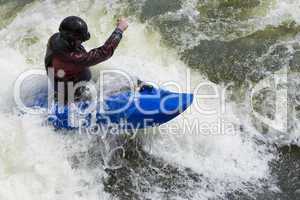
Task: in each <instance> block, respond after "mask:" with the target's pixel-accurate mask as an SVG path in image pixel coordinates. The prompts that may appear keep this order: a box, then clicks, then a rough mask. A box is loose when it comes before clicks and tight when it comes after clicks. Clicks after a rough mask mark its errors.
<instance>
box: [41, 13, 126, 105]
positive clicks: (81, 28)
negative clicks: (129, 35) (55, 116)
mask: <svg viewBox="0 0 300 200" xmlns="http://www.w3.org/2000/svg"><path fill="white" fill-rule="evenodd" d="M127 28H128V22H127V20H126V19H125V18H121V19H119V20H118V22H117V27H116V29H115V30H114V31H113V33H112V34H111V36H110V37H109V38H108V40H107V41H106V42H105V43H104V45H102V46H100V47H98V48H95V49H92V50H90V51H86V50H85V48H84V47H83V46H82V43H83V42H86V41H88V40H89V39H90V33H89V31H88V26H87V24H86V22H85V21H84V20H83V19H81V18H80V17H77V16H69V17H67V18H65V19H64V20H63V21H62V22H61V24H60V26H59V32H58V33H55V34H54V35H52V36H51V37H50V39H49V41H48V45H47V52H46V56H45V67H46V70H47V72H49V70H50V69H52V71H53V73H54V83H53V86H54V91H55V94H54V96H55V97H56V98H55V99H57V93H58V82H62V83H63V84H64V97H65V98H64V99H65V103H66V101H68V92H67V91H68V89H67V83H68V82H69V83H70V82H71V83H73V84H76V83H78V82H81V81H90V80H91V72H90V69H89V67H91V66H94V65H97V64H99V63H101V62H103V61H105V60H107V59H109V58H110V57H112V55H113V53H114V51H115V49H116V48H117V47H118V44H119V43H120V41H121V39H122V34H123V32H124V31H125V30H126V29H127ZM48 75H49V73H48ZM76 92H77V94H76V93H75V96H76V95H77V96H80V94H78V91H76ZM79 93H80V91H79Z"/></svg>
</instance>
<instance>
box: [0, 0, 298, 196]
mask: <svg viewBox="0 0 300 200" xmlns="http://www.w3.org/2000/svg"><path fill="white" fill-rule="evenodd" d="M30 2H31V1H29V0H28V1H1V0H0V5H1V7H0V8H1V9H0V11H1V13H0V16H1V18H3V20H1V22H0V27H2V28H3V27H5V26H7V25H9V23H11V22H12V21H13V20H14V18H15V17H16V15H17V14H18V13H19V12H22V9H24V6H25V7H26V6H28V5H29V4H30ZM91 2H92V3H93V2H94V1H91ZM281 3H285V1H284V0H278V1H274V0H264V1H263V0H214V1H205V0H198V1H196V0H195V1H192V0H191V1H184V0H146V1H140V0H124V1H113V2H112V4H113V5H117V4H122V5H123V4H124V5H126V6H124V7H122V6H121V7H120V8H119V7H118V8H117V9H119V10H118V11H119V12H118V14H117V15H118V16H121V15H125V16H128V17H130V18H135V19H136V20H137V21H138V22H139V23H142V24H147V28H148V29H150V30H155V31H157V32H159V33H160V35H161V37H162V41H161V42H162V44H163V45H165V46H167V47H168V48H170V49H175V50H176V52H177V53H178V55H179V57H180V59H181V60H182V61H183V62H184V63H186V64H187V65H188V66H189V67H190V68H192V69H194V70H195V73H199V74H201V75H204V76H205V77H207V78H208V79H209V80H210V81H212V82H215V83H218V84H224V83H225V84H228V83H233V85H234V86H233V90H234V91H233V95H232V99H233V100H234V101H236V102H243V100H244V99H245V95H246V94H247V91H248V90H249V88H250V86H251V84H255V83H257V82H259V81H260V80H262V79H263V78H265V77H267V76H268V75H270V74H272V73H274V72H276V71H278V70H281V69H284V68H287V69H288V71H289V73H292V72H298V71H299V67H300V66H299V65H300V53H299V49H300V45H299V37H297V36H299V32H300V26H299V21H300V20H299V19H300V15H299V13H296V12H299V11H300V9H299V6H300V5H299V4H298V3H297V1H296V0H295V1H287V5H288V8H289V9H290V12H291V13H292V14H293V15H292V17H291V16H288V17H285V16H284V15H283V16H282V17H280V16H279V17H278V19H277V18H276V15H274V17H273V16H272V15H271V14H270V13H271V12H272V11H274V12H275V13H277V14H278V15H280V14H282V13H286V12H287V11H286V9H284V8H282V7H280V6H278V5H281ZM4 5H5V6H4ZM276 6H277V7H276ZM297 6H298V8H297V9H295V10H293V8H295V7H297ZM2 8H5V9H2ZM281 8H282V10H281ZM289 9H288V10H289ZM86 12H88V11H86ZM293 12H295V13H293ZM269 15H270V17H268V16H269ZM115 17H117V16H115ZM291 81H295V80H291ZM293 89H295V88H293ZM266 95H267V96H270V94H267V93H266ZM291 95H292V96H295V95H294V94H293V92H291ZM295 98H296V96H295ZM266 99H267V98H265V97H262V98H261V99H260V100H259V103H258V104H261V105H265V104H262V102H263V101H266ZM290 106H291V107H295V109H293V113H292V114H296V115H297V113H298V110H299V109H298V108H297V106H294V105H293V102H291V105H290ZM260 111H261V112H262V113H263V112H264V108H262V107H261V108H260ZM264 114H266V113H264ZM290 114H291V113H290ZM296 119H297V116H296ZM296 119H294V120H295V121H293V122H290V129H289V131H290V132H288V133H284V134H285V135H286V137H287V138H285V139H286V140H285V142H281V141H280V140H278V139H277V140H272V139H270V140H260V139H257V138H256V139H255V140H256V141H255V144H257V145H258V146H265V147H266V148H267V149H268V151H269V153H270V154H272V155H274V159H273V160H272V161H271V162H269V168H270V171H271V172H270V174H271V177H272V180H268V178H265V179H260V180H259V185H256V182H251V181H248V182H243V183H242V185H243V188H235V189H230V188H231V187H230V186H227V185H226V184H228V183H226V182H224V184H222V183H221V186H223V187H224V188H228V190H227V191H226V192H223V191H222V192H219V191H218V188H217V187H216V186H215V184H216V183H215V180H212V179H211V178H210V177H209V176H207V175H206V174H201V173H198V172H196V171H194V170H193V169H191V168H189V167H178V166H175V165H172V164H170V163H168V162H166V161H165V160H164V159H163V158H160V157H157V156H154V155H151V154H149V152H147V151H145V150H144V148H143V146H144V145H145V144H144V143H143V142H144V141H143V142H141V141H139V140H138V139H137V140H133V141H132V140H129V139H123V140H122V145H123V147H124V149H125V150H126V153H125V156H124V157H122V156H121V154H118V153H116V157H117V158H116V159H115V160H118V161H116V162H118V163H119V162H120V163H121V164H122V167H121V168H119V169H105V173H106V174H107V176H106V177H105V178H102V179H101V180H99V181H100V182H101V183H103V185H104V191H106V192H108V193H109V194H111V195H112V196H113V197H118V198H119V199H155V198H154V197H151V195H150V196H149V193H155V192H156V193H159V194H160V196H159V198H160V199H245V200H247V199H266V200H267V199H268V200H273V199H278V200H279V199H280V200H285V199H291V200H297V199H300V148H299V146H298V145H299V137H300V136H299V133H298V132H299V131H298V130H299V129H298V123H297V120H296ZM253 126H255V127H256V128H257V129H258V130H259V132H260V133H261V135H262V136H263V137H266V138H269V136H268V135H270V134H273V131H272V130H271V129H270V128H269V127H268V126H267V125H265V124H260V123H258V122H256V121H255V120H253ZM248 131H250V130H247V128H245V129H241V134H242V135H247V132H248ZM297 133H298V135H297ZM289 135H296V137H293V138H292V139H290V138H289ZM291 137H292V136H291ZM289 139H290V140H289ZM286 141H288V142H286ZM99 145H101V142H99V141H98V142H97V141H96V142H95V145H94V146H93V148H91V149H90V150H89V151H87V152H82V153H81V154H80V155H74V157H73V158H72V160H73V161H72V162H73V164H74V168H80V167H88V168H90V169H94V168H97V167H99V165H102V164H103V155H102V154H101V152H100V151H99V149H97V146H99ZM87 158H88V161H87V160H86V159H87ZM195 162H196V161H195ZM82 163H84V164H82ZM214 167H220V166H214ZM244 173H245V174H247V173H248V172H247V171H245V172H244ZM274 185H275V186H276V187H277V188H276V189H274ZM155 188H158V189H157V190H156V189H155ZM197 190H201V191H209V192H212V193H215V194H216V195H215V196H205V195H204V194H201V192H200V193H197V192H195V191H197Z"/></svg>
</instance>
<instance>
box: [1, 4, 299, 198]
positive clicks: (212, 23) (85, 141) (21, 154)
mask: <svg viewBox="0 0 300 200" xmlns="http://www.w3.org/2000/svg"><path fill="white" fill-rule="evenodd" d="M299 13H300V2H299V1H298V0H247V1H246V0H226V1H225V0H211V1H208V0H163V1H159V0H60V1H59V0H35V1H32V0H22V1H21V0H9V1H8V0H0V16H1V20H0V37H1V41H0V47H1V48H0V68H1V75H0V76H1V83H2V85H1V87H0V95H1V98H0V121H1V123H0V200H19V199H22V200H35V199H36V200H40V199H43V200H44V199H49V200H50V199H51V200H53V199H55V200H60V199H85V200H86V199H89V200H95V199H101V200H102V199H105V200H106V199H196V200H202V199H203V200H206V199H245V200H248V199H270V200H271V199H272V200H273V199H280V200H281V199H282V200H285V199H291V200H296V199H300V149H299V145H300V140H299V138H300V135H299V131H298V130H299V129H298V126H299V120H298V118H299V113H298V112H299V107H298V106H297V104H296V103H297V102H298V101H297V99H298V98H297V95H294V94H296V93H297V89H298V86H297V84H291V86H290V87H289V89H290V90H289V92H288V96H289V97H291V98H289V99H291V101H289V112H288V119H289V121H288V122H289V123H288V128H287V130H286V131H278V130H277V131H276V130H274V129H273V128H272V127H270V126H268V124H266V123H261V121H260V120H258V119H257V118H256V117H254V116H253V115H252V113H251V111H250V110H249V99H248V98H247V96H248V93H249V91H250V90H251V87H252V86H253V85H255V84H257V83H259V82H260V81H261V80H263V79H264V78H266V77H268V76H270V75H271V74H273V73H275V72H278V71H279V72H280V71H285V72H288V73H290V74H291V73H297V72H298V67H299V65H300V54H299V51H298V49H300V44H299V37H300V35H299V31H300V14H299ZM69 15H78V16H81V17H82V18H84V19H85V20H86V21H87V23H88V24H89V27H90V32H91V34H92V38H91V40H90V41H88V42H87V43H86V44H85V45H86V47H87V48H93V47H95V46H97V45H100V44H102V43H103V42H104V41H105V39H106V38H107V37H108V36H109V34H110V33H111V32H112V30H113V29H114V26H115V21H116V19H117V18H118V17H120V16H126V17H128V19H129V22H130V27H129V29H128V31H127V32H126V33H125V34H124V38H123V40H122V42H121V44H120V46H119V48H118V50H117V51H116V53H115V55H114V56H113V58H112V59H110V60H109V61H107V62H105V63H102V64H100V65H98V66H96V67H93V69H92V70H93V72H94V74H97V72H99V71H101V70H102V69H121V70H123V71H126V72H127V73H129V74H130V75H132V76H138V77H139V78H141V79H142V80H146V81H152V82H154V83H157V84H159V83H162V82H167V81H175V82H176V83H178V84H180V85H183V86H187V85H189V83H190V84H191V87H190V88H189V87H185V88H186V89H185V90H187V91H190V92H192V91H194V89H195V88H196V87H197V85H199V84H200V83H203V82H209V83H211V84H212V83H215V84H216V86H217V87H218V88H219V89H222V88H227V89H228V90H226V91H228V93H227V95H226V101H224V103H223V104H219V101H218V100H216V99H203V100H202V99H201V98H200V99H199V101H200V103H199V102H198V103H199V104H202V107H207V108H208V107H209V108H214V109H215V110H218V111H220V110H222V111H223V112H222V113H221V114H222V115H219V114H220V113H219V112H218V114H215V115H214V114H203V113H199V112H198V111H197V108H196V106H195V105H193V106H192V108H191V109H190V110H189V111H188V112H186V113H184V114H183V115H182V116H180V117H179V118H177V119H175V120H173V121H172V122H170V124H173V125H178V124H179V126H180V127H182V126H181V125H183V124H184V123H187V124H189V123H193V122H198V123H208V124H213V123H214V122H220V116H221V124H232V127H233V129H226V128H222V132H220V130H219V129H212V130H210V131H209V132H207V131H202V130H198V129H189V128H179V129H178V130H179V131H178V130H177V132H176V134H174V133H167V134H163V133H161V131H159V130H158V129H151V130H148V133H147V134H142V133H141V134H140V135H139V136H138V137H137V138H134V139H132V138H126V137H124V138H123V137H118V138H115V137H113V138H109V139H107V138H106V139H103V138H101V137H96V136H91V137H87V136H86V135H80V134H76V132H75V133H58V132H55V131H54V130H53V129H52V128H51V127H47V126H43V125H42V121H43V119H41V118H40V117H36V116H31V115H22V116H20V115H18V114H17V113H18V112H16V105H15V103H14V101H13V95H14V93H13V85H14V81H15V80H16V79H17V77H18V76H19V75H20V74H21V73H22V72H24V71H26V70H28V69H33V68H34V69H36V68H38V69H44V66H43V58H44V54H45V48H46V44H47V40H48V38H49V37H50V36H51V35H52V34H53V33H55V32H57V29H58V25H59V23H60V21H61V20H62V19H63V18H64V17H65V16H69ZM187 71H188V72H189V73H190V77H187V76H186V72H187ZM94 79H97V77H94ZM289 80H290V82H292V83H297V80H299V79H297V76H296V78H291V79H289ZM114 84H115V85H117V84H118V81H113V82H112V85H114ZM31 85H32V87H34V85H35V83H34V82H32V84H31ZM277 90H279V89H277ZM201 91H202V90H201ZM203 91H205V89H203ZM275 91H276V90H275ZM206 92H210V90H209V89H207V91H206ZM273 96H274V92H273V93H272V91H271V92H270V91H269V93H268V91H265V92H264V93H263V94H262V95H261V96H258V97H256V102H257V103H256V104H255V107H256V109H257V110H258V112H259V113H260V114H262V115H263V116H269V117H270V118H272V113H273V112H272V109H274V106H273V103H274V98H273ZM293 97H294V98H293ZM293 100H295V101H293ZM221 106H225V107H226V108H225V109H223V108H220V107H221ZM279 112H280V111H279ZM269 125H270V124H269ZM206 129H208V128H206ZM108 140H109V141H108ZM112 144H113V145H112ZM112 146H113V148H112Z"/></svg>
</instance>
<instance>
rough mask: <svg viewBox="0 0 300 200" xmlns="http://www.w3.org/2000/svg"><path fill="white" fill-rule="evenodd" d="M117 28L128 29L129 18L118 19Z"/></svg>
mask: <svg viewBox="0 0 300 200" xmlns="http://www.w3.org/2000/svg"><path fill="white" fill-rule="evenodd" d="M117 28H119V29H120V30H121V31H126V29H127V28H128V21H127V19H126V18H124V17H121V18H120V19H118V22H117Z"/></svg>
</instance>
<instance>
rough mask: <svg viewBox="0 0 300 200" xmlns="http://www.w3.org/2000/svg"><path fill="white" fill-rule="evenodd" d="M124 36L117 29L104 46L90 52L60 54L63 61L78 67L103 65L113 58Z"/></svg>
mask: <svg viewBox="0 0 300 200" xmlns="http://www.w3.org/2000/svg"><path fill="white" fill-rule="evenodd" d="M122 34H123V31H122V30H121V29H119V28H116V29H115V31H114V32H113V33H112V34H111V36H110V37H109V38H108V40H107V41H106V42H105V44H104V45H103V46H101V47H98V48H95V49H92V50H90V51H89V52H86V51H78V52H70V53H69V52H62V53H61V54H60V56H61V59H62V60H64V61H66V62H72V63H73V64H75V65H77V66H78V67H90V66H93V65H96V64H98V63H101V62H103V61H105V60H107V59H109V58H111V57H112V55H113V53H114V51H115V49H116V48H117V47H118V45H119V43H120V41H121V39H122ZM82 48H83V47H82Z"/></svg>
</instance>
